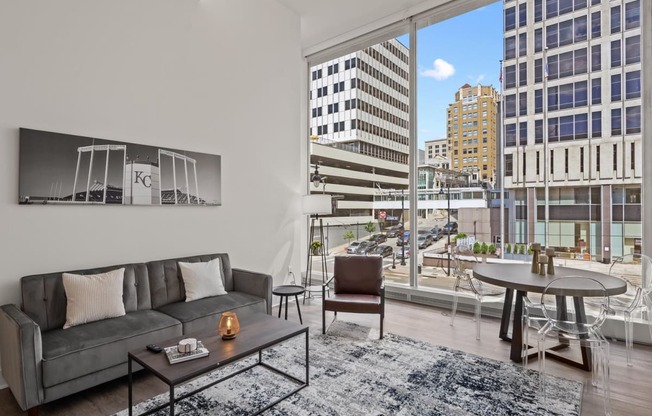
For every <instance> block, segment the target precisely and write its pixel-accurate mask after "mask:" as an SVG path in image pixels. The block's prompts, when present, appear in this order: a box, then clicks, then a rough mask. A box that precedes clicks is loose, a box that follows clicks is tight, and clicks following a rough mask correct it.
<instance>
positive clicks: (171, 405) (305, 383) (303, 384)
mask: <svg viewBox="0 0 652 416" xmlns="http://www.w3.org/2000/svg"><path fill="white" fill-rule="evenodd" d="M302 332H303V333H305V335H306V379H305V381H304V380H301V379H299V378H297V377H295V376H293V375H291V374H288V373H286V372H284V371H282V370H279V369H278V368H276V367H274V366H271V365H269V364H267V363H265V362H263V355H262V354H263V350H265V349H267V348H270V347H272V346H275V345H278V344H280V343H281V342H284V341H286V340H288V339H290V338H294V337H290V338H283V339H280V340H278V341H277V342H275V343H273V344H271V345H265V346H263V347H261V348H260V349H259V350H258V361H257V362H256V363H254V364H252V365H249V366H247V367H245V368H243V369H240V370H238V371H236V372H234V373H231V374H229V375H227V376H225V377H222V378H220V379H219V380H216V381H213V382H212V383H210V384H207V385H205V386H202V387H200V388H198V389H197V390H193V391H190V392H188V393H185V394H183V395H181V396H179V397H177V398H175V397H174V388H175V386H176V385H175V384H170V385H169V386H170V396H169V397H170V399H169V402H167V403H163V404H161V405H159V406H157V407H155V408H154V409H150V410H148V411H147V412H145V413H141V414H140V415H138V416H145V415H151V414H153V413H155V412H158V411H159V410H162V409H164V408H166V407H168V406H169V408H170V416H174V404H175V403H176V402H178V401H181V400H183V399H185V398H188V397H190V396H192V395H194V394H196V393H199V392H201V391H203V390H206V389H208V388H210V387H213V386H214V385H216V384H219V383H221V382H223V381H226V380H228V379H230V378H232V377H235V376H237V375H238V374H241V373H244V372H245V371H248V370H251V369H252V368H254V367H257V366H262V367H265V368H267V369H269V370H271V371H273V372H275V373H277V374H279V375H281V376H283V377H285V378H287V379H289V380H292V381H294V382H295V383H297V384H298V386H297V388H296V389H294V390H292V391H290V392H289V393H287V394H285V395H283V396H282V397H280V398H278V399H276V400H274V401H273V402H271V403H270V404H268V405H267V406H265V407H263V408H262V409H259V410H258V411H256V412H255V413H251V414H252V415H259V414H261V413H262V412H264V411H266V410H268V409H271V408H272V407H274V406H276V405H277V404H279V403H280V402H282V401H283V400H285V399H287V398H288V397H290V396H291V395H293V394H295V393H297V392H298V391H300V390H301V389H303V388H304V387H307V386H308V385H309V384H310V366H309V362H308V359H309V348H308V347H309V336H308V332H309V328H308V327H306V328H305V331H302ZM295 336H299V335H295ZM244 358H247V357H244ZM244 358H243V359H244ZM236 361H239V360H236ZM131 362H132V356H131V354H129V357H128V364H127V365H128V371H129V376H128V377H129V416H133V413H132V412H133V393H132V387H133V372H132V363H131ZM227 365H228V364H227ZM143 368H144V369H147V367H143ZM218 369H219V368H218ZM212 370H213V369H211V370H208V371H207V372H206V373H205V374H208V373H209V372H210V371H212ZM153 374H154V375H155V376H156V373H153ZM157 377H158V376H157ZM159 379H160V378H159ZM161 381H162V380H161ZM166 384H167V383H166ZM179 384H181V383H179Z"/></svg>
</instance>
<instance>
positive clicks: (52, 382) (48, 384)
mask: <svg viewBox="0 0 652 416" xmlns="http://www.w3.org/2000/svg"><path fill="white" fill-rule="evenodd" d="M216 257H220V259H221V261H222V268H223V270H222V272H223V276H224V288H225V289H226V291H227V292H228V294H227V295H223V296H215V297H209V298H204V299H199V300H195V301H192V302H185V301H184V300H185V290H184V285H183V279H182V278H181V272H180V270H179V269H178V262H179V261H183V262H205V261H210V260H212V259H214V258H216ZM120 267H124V268H125V273H124V288H123V301H124V306H125V311H126V315H124V316H121V317H117V318H110V319H104V320H101V321H96V322H91V323H87V324H83V325H79V326H74V327H72V328H68V329H62V327H63V324H64V322H65V320H66V295H65V291H64V287H63V281H62V272H60V273H49V274H41V275H34V276H27V277H23V278H22V279H21V281H20V283H21V292H22V308H21V309H18V308H17V307H16V306H15V305H4V306H2V307H1V308H0V354H1V358H2V375H3V376H4V378H5V380H6V381H7V383H8V384H9V387H10V388H11V391H12V393H13V394H14V397H15V398H16V400H17V401H18V404H19V405H20V407H21V408H22V409H23V410H28V409H37V406H38V405H40V404H43V403H48V402H51V401H53V400H56V399H58V398H61V397H64V396H67V395H69V394H72V393H76V392H79V391H81V390H84V389H87V388H89V387H92V386H96V385H98V384H101V383H104V382H106V381H109V380H112V379H115V378H118V377H121V376H124V375H126V374H127V352H128V351H129V350H133V349H136V348H143V347H144V346H145V345H147V344H152V343H160V342H162V341H164V340H166V339H168V338H173V337H177V336H181V335H183V334H187V333H190V332H196V331H199V330H212V329H216V328H217V324H218V320H219V318H220V314H221V313H222V312H224V311H228V310H235V311H236V312H237V313H238V315H239V316H246V315H248V314H251V313H257V312H262V313H267V314H271V311H272V302H271V300H272V277H271V276H270V275H266V274H261V273H254V272H250V271H245V270H240V269H232V268H231V263H230V262H229V256H228V255H227V254H208V255H201V256H194V257H185V258H178V259H169V260H161V261H152V262H149V263H134V264H124V265H115V266H110V267H101V268H97V269H89V270H81V271H73V272H71V273H77V274H96V273H103V272H106V271H109V270H114V269H117V268H120Z"/></svg>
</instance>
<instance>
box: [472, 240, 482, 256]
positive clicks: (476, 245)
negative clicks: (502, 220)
mask: <svg viewBox="0 0 652 416" xmlns="http://www.w3.org/2000/svg"><path fill="white" fill-rule="evenodd" d="M480 251H481V246H480V242H478V241H476V242H475V243H473V254H480Z"/></svg>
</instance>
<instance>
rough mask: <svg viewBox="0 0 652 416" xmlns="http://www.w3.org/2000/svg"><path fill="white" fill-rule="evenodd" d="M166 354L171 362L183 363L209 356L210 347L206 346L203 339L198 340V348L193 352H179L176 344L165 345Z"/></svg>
mask: <svg viewBox="0 0 652 416" xmlns="http://www.w3.org/2000/svg"><path fill="white" fill-rule="evenodd" d="M165 355H167V357H168V361H169V362H170V364H176V363H181V362H184V361H188V360H194V359H195V358H201V357H206V356H208V349H206V348H205V347H204V344H202V342H201V341H197V349H196V350H194V351H192V352H179V350H178V349H177V346H176V345H173V346H171V347H165Z"/></svg>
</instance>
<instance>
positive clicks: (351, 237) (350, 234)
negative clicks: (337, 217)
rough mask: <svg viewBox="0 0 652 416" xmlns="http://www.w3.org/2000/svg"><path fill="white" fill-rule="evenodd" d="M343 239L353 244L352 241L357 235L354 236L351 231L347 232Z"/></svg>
mask: <svg viewBox="0 0 652 416" xmlns="http://www.w3.org/2000/svg"><path fill="white" fill-rule="evenodd" d="M342 238H343V239H345V240H346V241H348V243H349V244H351V240H353V239H354V238H355V234H353V231H351V230H346V232H345V233H344V235H343V236H342Z"/></svg>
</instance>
